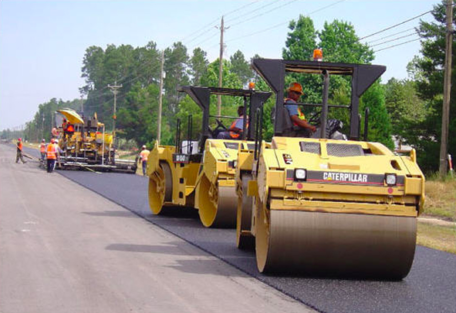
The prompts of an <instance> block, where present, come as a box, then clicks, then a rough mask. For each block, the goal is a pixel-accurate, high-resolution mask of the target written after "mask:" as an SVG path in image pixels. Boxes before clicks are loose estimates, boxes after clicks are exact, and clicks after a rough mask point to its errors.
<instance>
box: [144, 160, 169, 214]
mask: <svg viewBox="0 0 456 313" xmlns="http://www.w3.org/2000/svg"><path fill="white" fill-rule="evenodd" d="M151 175H155V177H153V178H152V177H149V188H148V189H149V190H148V191H149V207H150V209H151V211H152V213H153V214H155V215H158V214H160V213H161V212H162V209H163V205H164V203H165V202H170V201H172V194H173V176H172V173H171V169H170V168H169V165H168V164H167V163H164V162H162V163H160V167H159V168H158V170H157V173H152V174H151Z"/></svg>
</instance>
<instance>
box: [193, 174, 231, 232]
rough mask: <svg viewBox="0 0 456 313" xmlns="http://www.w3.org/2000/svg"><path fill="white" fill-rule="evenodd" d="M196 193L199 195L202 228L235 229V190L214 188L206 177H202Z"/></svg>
mask: <svg viewBox="0 0 456 313" xmlns="http://www.w3.org/2000/svg"><path fill="white" fill-rule="evenodd" d="M211 189H212V191H211ZM214 191H215V192H214ZM198 192H199V193H200V194H199V216H200V219H201V222H202V223H203V225H204V226H206V227H218V228H234V227H236V214H237V195H236V188H234V187H218V188H216V187H215V186H211V183H210V181H209V180H208V179H207V178H206V177H203V178H202V180H201V183H200V188H199V190H198Z"/></svg>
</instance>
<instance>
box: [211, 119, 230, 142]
mask: <svg viewBox="0 0 456 313" xmlns="http://www.w3.org/2000/svg"><path fill="white" fill-rule="evenodd" d="M215 121H216V122H217V126H216V127H215V128H214V129H211V128H210V127H209V132H210V133H211V135H212V138H217V135H218V134H219V133H221V132H222V131H227V130H228V129H227V128H226V126H225V125H223V123H222V121H220V120H215Z"/></svg>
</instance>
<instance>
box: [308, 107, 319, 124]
mask: <svg viewBox="0 0 456 313" xmlns="http://www.w3.org/2000/svg"><path fill="white" fill-rule="evenodd" d="M320 117H321V110H320V111H318V112H314V113H313V115H312V116H311V117H310V118H309V120H308V122H309V124H311V125H314V126H319V125H320V122H321V120H320Z"/></svg>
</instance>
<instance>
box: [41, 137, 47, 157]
mask: <svg viewBox="0 0 456 313" xmlns="http://www.w3.org/2000/svg"><path fill="white" fill-rule="evenodd" d="M40 153H41V160H43V161H44V160H45V159H46V140H44V139H43V140H41V144H40Z"/></svg>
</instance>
